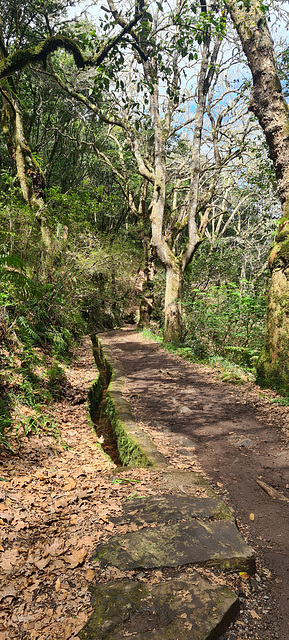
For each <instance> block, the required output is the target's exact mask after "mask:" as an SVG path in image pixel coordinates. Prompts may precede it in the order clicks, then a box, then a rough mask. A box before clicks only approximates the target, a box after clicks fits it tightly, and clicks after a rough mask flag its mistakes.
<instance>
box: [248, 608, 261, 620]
mask: <svg viewBox="0 0 289 640" xmlns="http://www.w3.org/2000/svg"><path fill="white" fill-rule="evenodd" d="M250 614H251V616H252V618H254V620H260V616H259V615H258V613H256V611H253V610H252V609H251V611H250Z"/></svg>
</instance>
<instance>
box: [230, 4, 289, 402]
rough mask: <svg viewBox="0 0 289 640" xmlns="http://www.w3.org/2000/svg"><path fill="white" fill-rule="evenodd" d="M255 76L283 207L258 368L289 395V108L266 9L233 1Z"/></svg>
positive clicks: (255, 104)
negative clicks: (241, 5) (279, 74)
mask: <svg viewBox="0 0 289 640" xmlns="http://www.w3.org/2000/svg"><path fill="white" fill-rule="evenodd" d="M228 8H229V11H230V14H231V17H232V19H233V22H234V24H235V26H236V29H237V31H238V34H239V37H240V39H241V43H242V47H243V50H244V53H245V54H246V57H247V60H248V63H249V66H250V69H251V72H252V77H253V89H252V94H251V104H250V109H251V111H253V113H255V115H256V116H257V118H258V120H259V123H260V125H261V127H262V129H263V131H264V133H265V136H266V140H267V143H268V146H269V150H270V156H271V158H272V161H273V164H274V169H275V173H276V178H277V184H278V191H279V197H280V201H281V205H282V210H283V217H282V220H281V221H280V225H279V230H278V233H277V237H276V243H275V245H274V246H273V248H272V251H271V254H270V258H269V266H270V269H271V272H272V281H271V287H270V291H269V296H268V307H267V323H266V333H265V340H264V347H263V351H262V354H261V357H260V360H259V363H258V366H257V373H258V378H257V380H258V382H259V384H261V385H262V386H270V387H273V388H276V389H279V390H280V391H281V392H283V393H289V358H288V347H289V110H288V105H287V103H286V101H285V98H284V95H283V93H282V88H281V84H280V80H279V77H278V70H277V64H276V59H275V54H274V45H273V41H272V38H271V35H270V32H269V28H268V25H267V22H266V18H265V15H264V12H263V11H262V8H261V5H260V3H259V2H258V1H257V0H251V2H250V9H249V10H248V11H246V9H244V8H242V9H240V8H239V7H238V5H237V3H232V4H230V5H228Z"/></svg>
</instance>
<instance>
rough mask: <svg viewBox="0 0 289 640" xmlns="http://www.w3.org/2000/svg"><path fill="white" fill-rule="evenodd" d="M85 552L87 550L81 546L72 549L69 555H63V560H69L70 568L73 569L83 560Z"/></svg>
mask: <svg viewBox="0 0 289 640" xmlns="http://www.w3.org/2000/svg"><path fill="white" fill-rule="evenodd" d="M86 554H87V550H86V549H85V548H84V547H82V549H72V552H71V555H70V556H64V560H65V562H69V564H70V565H71V567H72V569H74V568H75V567H78V565H80V564H82V562H84V559H85V556H86Z"/></svg>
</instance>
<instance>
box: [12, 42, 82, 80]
mask: <svg viewBox="0 0 289 640" xmlns="http://www.w3.org/2000/svg"><path fill="white" fill-rule="evenodd" d="M57 49H65V50H66V51H70V53H72V55H73V57H74V61H75V64H76V66H77V67H78V68H83V67H84V64H85V63H84V58H83V55H82V53H81V50H80V48H79V46H78V45H77V44H76V42H74V40H72V39H71V38H67V37H66V36H62V35H57V36H51V37H50V38H46V39H45V40H42V41H41V42H40V43H39V44H38V45H36V46H35V47H28V48H27V49H21V50H19V51H16V52H15V53H13V54H12V55H11V56H8V58H6V60H5V62H4V64H3V65H2V67H1V69H0V77H1V78H4V77H8V76H11V75H13V74H14V73H15V72H17V71H21V69H24V67H26V66H27V65H28V64H30V63H31V62H43V64H44V66H45V65H46V59H47V56H48V55H49V54H50V53H53V52H54V51H56V50H57Z"/></svg>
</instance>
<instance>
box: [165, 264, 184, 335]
mask: <svg viewBox="0 0 289 640" xmlns="http://www.w3.org/2000/svg"><path fill="white" fill-rule="evenodd" d="M183 275H184V274H183V271H182V269H181V268H180V267H178V266H177V265H174V266H172V267H167V268H166V293H165V331H164V342H167V343H170V342H174V343H177V344H178V343H179V342H180V341H181V339H182V334H183V321H182V304H181V300H182V284H183Z"/></svg>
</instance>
